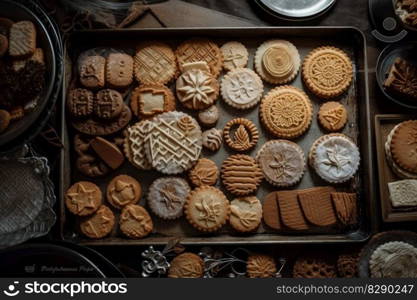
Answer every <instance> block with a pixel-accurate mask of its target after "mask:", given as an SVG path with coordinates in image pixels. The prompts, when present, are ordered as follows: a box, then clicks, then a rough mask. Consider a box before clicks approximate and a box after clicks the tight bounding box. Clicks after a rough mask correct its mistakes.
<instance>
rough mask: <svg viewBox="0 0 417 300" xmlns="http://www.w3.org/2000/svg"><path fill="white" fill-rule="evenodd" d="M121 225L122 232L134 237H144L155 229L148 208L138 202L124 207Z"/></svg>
mask: <svg viewBox="0 0 417 300" xmlns="http://www.w3.org/2000/svg"><path fill="white" fill-rule="evenodd" d="M119 225H120V230H121V231H122V233H123V234H124V235H125V236H127V237H129V238H132V239H138V238H143V237H145V236H147V235H148V234H150V233H151V232H152V229H153V222H152V219H151V217H150V216H149V214H148V212H147V211H146V209H145V208H143V207H142V206H140V205H136V204H128V205H127V206H125V207H124V208H123V210H122V213H121V214H120V220H119Z"/></svg>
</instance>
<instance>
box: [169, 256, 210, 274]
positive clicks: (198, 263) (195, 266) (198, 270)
mask: <svg viewBox="0 0 417 300" xmlns="http://www.w3.org/2000/svg"><path fill="white" fill-rule="evenodd" d="M203 274H204V261H203V260H202V259H201V257H200V256H198V255H197V254H194V253H191V252H185V253H181V254H180V255H178V256H176V257H175V258H174V259H173V260H172V261H171V263H170V267H169V270H168V277H169V278H201V277H203Z"/></svg>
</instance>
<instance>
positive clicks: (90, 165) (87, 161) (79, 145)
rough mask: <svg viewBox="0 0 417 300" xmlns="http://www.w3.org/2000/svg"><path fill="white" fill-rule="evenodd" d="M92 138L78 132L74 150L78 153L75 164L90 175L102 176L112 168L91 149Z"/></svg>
mask: <svg viewBox="0 0 417 300" xmlns="http://www.w3.org/2000/svg"><path fill="white" fill-rule="evenodd" d="M91 139H92V138H88V137H84V136H81V135H80V134H76V135H75V137H74V150H75V152H76V154H77V159H76V163H75V166H76V167H77V169H78V171H80V172H81V173H82V174H84V175H86V176H88V177H100V176H104V175H106V174H108V173H109V172H110V171H111V169H110V168H109V167H108V166H107V165H106V164H105V163H104V161H102V160H101V159H100V158H99V157H98V155H97V154H96V153H95V152H94V151H93V150H92V149H91V147H90V142H91Z"/></svg>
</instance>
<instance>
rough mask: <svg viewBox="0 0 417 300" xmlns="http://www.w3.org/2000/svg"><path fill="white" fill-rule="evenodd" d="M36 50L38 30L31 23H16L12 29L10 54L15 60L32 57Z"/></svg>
mask: <svg viewBox="0 0 417 300" xmlns="http://www.w3.org/2000/svg"><path fill="white" fill-rule="evenodd" d="M35 49H36V28H35V25H34V24H33V23H32V22H31V21H20V22H17V23H14V24H13V25H12V26H11V28H10V37H9V54H10V56H11V57H13V58H23V57H28V56H31V55H32V54H33V53H34V52H35Z"/></svg>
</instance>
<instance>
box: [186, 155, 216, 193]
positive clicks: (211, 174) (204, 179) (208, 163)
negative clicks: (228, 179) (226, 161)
mask: <svg viewBox="0 0 417 300" xmlns="http://www.w3.org/2000/svg"><path fill="white" fill-rule="evenodd" d="M188 177H189V178H190V181H191V183H192V184H193V185H194V186H197V187H198V186H202V185H215V184H216V182H217V178H218V177H219V169H218V168H217V166H216V163H215V162H214V161H212V160H210V159H208V158H200V159H199V160H198V161H197V163H196V165H195V166H194V167H193V168H192V169H191V170H190V172H189V173H188Z"/></svg>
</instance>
